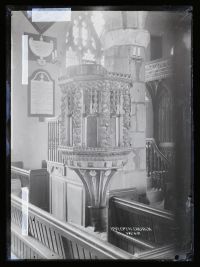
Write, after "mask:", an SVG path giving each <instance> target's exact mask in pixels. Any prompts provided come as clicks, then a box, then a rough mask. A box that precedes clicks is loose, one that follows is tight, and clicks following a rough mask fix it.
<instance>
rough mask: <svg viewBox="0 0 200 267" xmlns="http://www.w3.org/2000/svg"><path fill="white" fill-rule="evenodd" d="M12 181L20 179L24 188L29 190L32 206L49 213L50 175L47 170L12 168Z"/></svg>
mask: <svg viewBox="0 0 200 267" xmlns="http://www.w3.org/2000/svg"><path fill="white" fill-rule="evenodd" d="M11 179H12V180H14V179H16V180H17V179H18V180H20V182H21V186H22V187H28V188H29V201H30V203H31V204H33V205H36V206H37V207H40V208H41V209H43V210H46V211H49V173H48V172H47V170H46V169H36V170H25V169H22V168H18V167H15V166H11ZM12 180H11V186H12Z"/></svg>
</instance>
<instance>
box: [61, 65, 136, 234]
mask: <svg viewBox="0 0 200 267" xmlns="http://www.w3.org/2000/svg"><path fill="white" fill-rule="evenodd" d="M59 84H60V87H61V89H62V104H61V123H60V145H59V148H58V149H59V151H60V155H61V161H62V162H63V164H65V165H66V166H67V167H68V168H71V169H73V170H74V171H75V172H76V173H77V174H78V176H79V177H80V179H81V180H82V182H83V185H84V187H85V192H86V199H87V200H86V202H87V206H88V208H89V209H90V210H91V221H92V223H93V225H94V226H95V230H96V231H97V230H98V231H103V230H105V228H106V219H105V211H106V209H105V207H106V192H107V189H108V185H109V181H110V179H111V178H112V177H113V175H114V174H115V172H117V170H118V169H120V168H122V167H123V166H124V165H125V164H126V162H127V155H128V154H129V152H130V151H131V150H132V148H131V140H130V136H129V134H130V133H129V130H130V112H131V103H130V101H131V100H130V87H131V77H130V75H123V74H117V73H109V72H107V71H106V69H105V68H103V67H102V66H101V65H98V64H83V65H77V66H71V67H68V68H67V71H66V74H65V75H64V76H62V77H60V78H59Z"/></svg>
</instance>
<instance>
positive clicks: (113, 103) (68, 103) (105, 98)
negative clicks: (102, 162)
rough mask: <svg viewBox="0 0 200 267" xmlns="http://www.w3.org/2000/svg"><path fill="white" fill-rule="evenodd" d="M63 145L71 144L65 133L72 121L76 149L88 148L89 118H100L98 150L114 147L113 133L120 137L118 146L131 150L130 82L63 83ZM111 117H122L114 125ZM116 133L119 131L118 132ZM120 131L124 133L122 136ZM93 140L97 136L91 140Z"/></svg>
mask: <svg viewBox="0 0 200 267" xmlns="http://www.w3.org/2000/svg"><path fill="white" fill-rule="evenodd" d="M60 86H61V88H62V93H63V96H62V104H61V145H63V146H65V145H70V142H67V140H66V130H67V127H68V128H69V126H67V125H69V122H68V123H66V120H69V119H70V118H71V120H72V123H71V125H72V128H73V130H72V131H71V134H73V142H72V144H73V146H81V147H82V146H83V147H84V146H87V141H86V137H87V136H86V135H87V123H88V117H89V116H94V117H96V118H97V121H98V123H97V132H98V140H97V147H102V148H103V147H111V146H113V143H112V142H111V139H112V133H114V134H115V136H117V137H116V138H117V141H116V142H115V146H119V147H130V144H131V142H130V136H129V129H130V112H131V103H130V87H131V84H130V83H129V82H124V81H121V80H120V79H118V80H117V79H115V80H113V79H111V78H110V77H109V76H108V77H107V76H106V75H105V76H104V77H103V78H102V77H101V78H100V77H96V78H95V79H88V78H87V79H86V78H85V77H84V78H83V79H82V80H80V79H78V80H75V79H74V80H73V81H71V80H69V82H67V81H66V82H63V81H62V83H61V85H60ZM111 118H115V119H116V118H119V119H118V120H116V123H115V124H113V125H112V123H111ZM116 131H117V132H116ZM120 131H121V133H120ZM92 138H94V136H93V137H92Z"/></svg>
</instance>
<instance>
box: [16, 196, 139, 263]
mask: <svg viewBox="0 0 200 267" xmlns="http://www.w3.org/2000/svg"><path fill="white" fill-rule="evenodd" d="M11 221H12V224H14V225H15V227H18V229H21V227H22V200H21V199H20V198H18V197H17V196H14V195H12V199H11ZM28 227H29V237H32V238H33V239H34V240H36V241H37V242H39V243H37V246H38V244H39V245H40V244H41V246H42V247H46V248H48V249H49V250H50V251H52V253H53V255H57V258H62V259H91V260H92V259H134V258H135V257H134V256H133V255H131V254H129V253H127V252H125V251H123V250H121V249H119V248H117V247H115V246H113V245H111V244H109V243H108V242H106V241H103V240H100V239H98V238H96V237H94V236H93V235H92V234H90V233H88V232H86V231H83V230H81V229H80V228H79V227H76V226H75V225H72V224H69V223H64V222H61V221H59V220H57V219H56V218H54V217H53V216H52V215H50V214H49V213H47V212H45V211H43V210H41V209H39V208H37V207H35V206H34V205H31V204H29V208H28ZM15 232H16V231H15ZM15 232H14V230H13V231H12V233H13V234H15V237H16V233H15ZM23 238H24V237H23ZM19 239H20V237H19V235H18V240H19ZM29 249H30V248H29ZM15 253H16V252H15ZM34 253H35V252H34ZM16 256H20V255H16ZM38 258H41V255H39V256H38Z"/></svg>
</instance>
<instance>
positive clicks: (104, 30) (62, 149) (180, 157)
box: [10, 7, 193, 260]
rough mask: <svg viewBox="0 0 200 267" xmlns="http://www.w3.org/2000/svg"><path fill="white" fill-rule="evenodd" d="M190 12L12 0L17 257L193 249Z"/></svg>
mask: <svg viewBox="0 0 200 267" xmlns="http://www.w3.org/2000/svg"><path fill="white" fill-rule="evenodd" d="M44 10H45V9H44ZM45 12H46V13H45ZM191 21H192V15H191V12H190V11H188V10H178V11H177V10H166V11H165V10H162V11H134V10H132V11H131V10H130V11H126V10H117V9H116V10H115V9H114V10H112V9H108V8H107V9H106V8H103V7H102V9H99V10H95V9H92V8H89V9H88V10H85V9H84V10H73V9H72V10H71V9H67V11H66V10H62V9H59V8H58V9H55V10H54V11H48V12H47V11H43V9H41V10H39V11H38V10H34V9H32V11H25V10H13V11H12V16H11V40H10V41H11V81H10V88H11V91H10V94H11V237H10V239H11V255H12V257H11V258H12V259H14V258H17V259H86V260H87V259H89V260H97V259H132V260H138V259H139V260H140V259H141V260H142V259H175V258H176V257H179V259H180V258H181V257H183V258H185V257H186V256H185V255H187V253H188V252H190V253H191V251H192V249H193V248H192V238H193V237H192V207H193V187H192V186H193V185H192V163H191V158H192V132H191V128H192V111H191V105H192V85H191V84H192V78H191V77H192V74H191V66H192V65H191V35H192V34H191V27H192V26H191V25H192V22H191ZM176 255H178V256H176Z"/></svg>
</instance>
